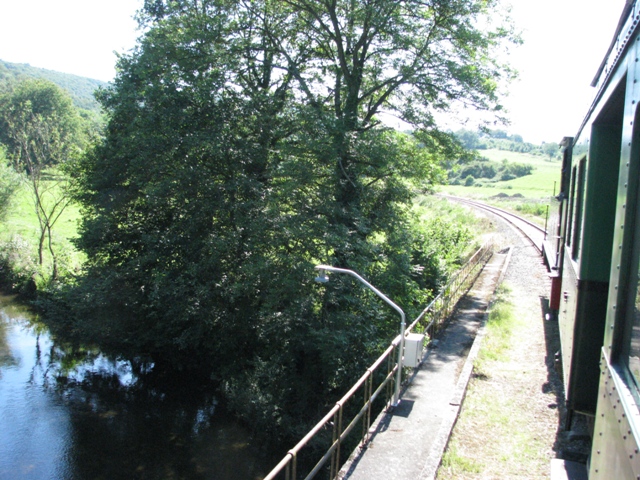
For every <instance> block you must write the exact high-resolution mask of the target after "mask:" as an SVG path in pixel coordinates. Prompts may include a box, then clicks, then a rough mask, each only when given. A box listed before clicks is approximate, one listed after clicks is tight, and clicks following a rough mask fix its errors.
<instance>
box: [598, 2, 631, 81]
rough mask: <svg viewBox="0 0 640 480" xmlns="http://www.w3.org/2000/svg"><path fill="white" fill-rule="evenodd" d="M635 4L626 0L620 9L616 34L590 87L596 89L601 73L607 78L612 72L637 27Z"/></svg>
mask: <svg viewBox="0 0 640 480" xmlns="http://www.w3.org/2000/svg"><path fill="white" fill-rule="evenodd" d="M636 2H637V0H627V2H626V3H625V5H624V8H623V9H622V15H620V20H619V21H618V26H617V27H616V32H615V34H614V35H613V39H612V40H611V45H609V49H608V50H607V53H606V54H605V56H604V59H603V60H602V63H601V64H600V67H599V68H598V72H597V73H596V76H595V77H594V79H593V80H592V82H591V86H592V87H596V86H597V85H598V84H599V83H600V79H601V77H602V74H603V73H606V74H607V75H606V76H605V78H606V77H608V74H609V72H611V71H612V70H613V67H614V66H615V65H616V63H617V61H618V59H619V57H620V54H621V52H622V51H623V50H624V48H625V46H626V45H627V42H628V40H629V38H630V37H631V36H632V34H633V32H634V31H635V30H636V28H637V27H638V17H640V15H634V13H635V12H634V10H636V11H637V10H638V6H636ZM634 7H635V9H634ZM634 17H635V18H634ZM625 32H626V34H625Z"/></svg>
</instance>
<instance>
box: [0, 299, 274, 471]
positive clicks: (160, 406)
mask: <svg viewBox="0 0 640 480" xmlns="http://www.w3.org/2000/svg"><path fill="white" fill-rule="evenodd" d="M166 390H169V391H166ZM255 443H256V442H254V441H253V440H252V438H251V436H250V435H249V434H248V433H247V432H246V431H245V430H244V429H243V428H241V427H240V426H238V425H237V424H235V423H234V422H233V420H232V419H231V418H230V417H229V416H228V415H227V414H226V413H225V412H223V411H222V409H221V408H220V407H219V406H218V403H217V401H216V398H215V397H214V395H213V393H212V392H207V390H206V389H203V388H202V386H193V388H189V387H188V386H185V384H183V385H182V386H181V387H180V388H175V389H174V391H171V389H160V388H157V387H150V386H148V385H144V382H143V381H142V380H141V379H140V378H138V377H137V375H136V374H135V373H134V372H133V371H132V368H131V365H130V364H129V363H127V362H124V361H117V360H109V359H107V358H105V357H104V356H102V355H100V354H99V352H92V351H88V350H82V351H80V352H77V351H76V352H69V351H68V350H65V349H63V348H61V347H60V346H58V345H56V343H55V342H54V341H53V340H52V339H51V337H50V336H49V335H48V332H47V331H46V329H44V328H43V327H42V326H39V325H38V324H37V323H36V322H35V321H34V320H33V318H32V317H31V316H30V314H29V312H28V311H27V310H26V309H24V308H22V307H20V306H19V305H17V304H16V303H14V302H13V301H12V299H11V297H7V296H2V295H0V479H2V480H4V479H11V480H13V479H38V480H41V479H105V480H106V479H138V478H139V479H160V478H162V479H219V480H236V479H238V480H239V479H242V480H246V479H249V480H252V479H258V478H262V477H263V476H264V475H265V473H266V472H268V471H269V470H270V468H271V467H272V466H273V465H274V463H273V457H271V458H269V457H268V456H267V455H266V454H265V453H263V452H261V451H260V450H259V449H258V448H257V446H256V445H255Z"/></svg>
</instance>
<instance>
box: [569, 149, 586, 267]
mask: <svg viewBox="0 0 640 480" xmlns="http://www.w3.org/2000/svg"><path fill="white" fill-rule="evenodd" d="M586 166H587V159H586V157H583V158H582V160H580V164H579V166H578V181H577V186H576V211H575V216H574V219H573V241H572V242H571V243H572V244H573V246H572V255H571V256H572V257H573V259H574V260H575V259H576V258H578V254H579V253H580V236H581V235H582V207H583V204H584V182H585V178H584V177H585V170H586Z"/></svg>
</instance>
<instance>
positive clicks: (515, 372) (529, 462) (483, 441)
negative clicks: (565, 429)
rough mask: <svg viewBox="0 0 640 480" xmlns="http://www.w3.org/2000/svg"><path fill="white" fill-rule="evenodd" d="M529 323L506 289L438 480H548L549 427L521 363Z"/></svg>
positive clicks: (492, 315) (490, 323)
mask: <svg viewBox="0 0 640 480" xmlns="http://www.w3.org/2000/svg"><path fill="white" fill-rule="evenodd" d="M529 320H530V319H525V318H520V317H519V315H518V313H517V307H516V306H515V305H514V303H513V300H512V297H511V293H510V291H509V290H508V289H506V288H500V289H499V290H498V292H497V295H496V300H495V301H494V303H493V304H492V307H491V310H490V314H489V318H488V320H487V324H486V330H485V336H484V337H483V339H482V346H481V349H480V352H479V355H478V357H477V358H476V360H475V363H474V372H473V378H472V380H471V382H470V383H469V387H468V390H467V394H466V396H465V400H464V405H463V407H462V410H461V413H460V416H459V419H458V421H457V423H456V426H455V428H454V431H453V434H452V436H451V439H450V441H449V444H448V446H447V450H446V452H445V454H444V456H443V460H442V464H441V466H440V468H439V470H438V475H437V478H438V480H454V479H456V480H457V479H462V478H464V479H484V478H544V475H545V474H546V471H547V468H548V462H549V458H548V449H549V448H548V444H547V442H548V439H547V440H545V438H544V435H541V431H540V429H539V425H538V423H537V422H544V423H545V425H546V424H547V423H548V421H547V419H544V418H542V419H541V418H539V417H538V413H537V411H536V410H535V408H533V407H532V405H531V402H530V397H529V396H528V395H527V393H526V392H527V391H529V390H528V389H529V388H531V383H530V382H531V380H523V377H524V376H525V374H524V373H523V371H522V370H523V366H522V365H521V364H520V363H519V360H518V357H519V356H520V355H521V352H519V348H522V345H525V344H526V342H527V339H526V334H525V331H527V328H528V323H527V321H529ZM534 388H538V384H537V383H535V385H534ZM545 428H546V427H545Z"/></svg>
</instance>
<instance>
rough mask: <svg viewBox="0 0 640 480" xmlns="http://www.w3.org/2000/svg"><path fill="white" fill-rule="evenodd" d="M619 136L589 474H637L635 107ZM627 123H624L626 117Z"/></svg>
mask: <svg viewBox="0 0 640 480" xmlns="http://www.w3.org/2000/svg"><path fill="white" fill-rule="evenodd" d="M635 105H636V102H633V107H628V108H633V109H634V110H635V114H632V115H630V116H629V117H627V118H630V119H632V120H631V121H630V122H629V124H631V125H633V128H632V129H629V130H630V133H627V134H626V135H625V136H624V142H623V146H622V148H623V155H622V163H621V169H620V177H619V185H618V195H617V206H616V213H615V232H616V234H615V237H614V244H613V259H612V260H613V262H612V267H611V276H610V278H611V286H610V289H609V295H608V297H609V299H608V307H607V316H606V325H605V329H604V340H603V347H602V353H601V362H600V369H601V371H600V386H599V391H598V406H597V413H596V419H595V426H594V436H593V448H592V454H591V465H590V475H589V478H592V479H599V478H602V479H609V478H616V479H618V478H619V479H627V478H632V479H637V478H640V455H639V453H638V452H639V451H640V444H639V441H640V418H639V417H640V409H639V408H638V405H639V404H640V282H639V281H638V274H639V271H640V268H639V267H640V196H639V194H638V190H639V189H640V112H638V110H637V109H636V108H635ZM625 123H627V122H625Z"/></svg>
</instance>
